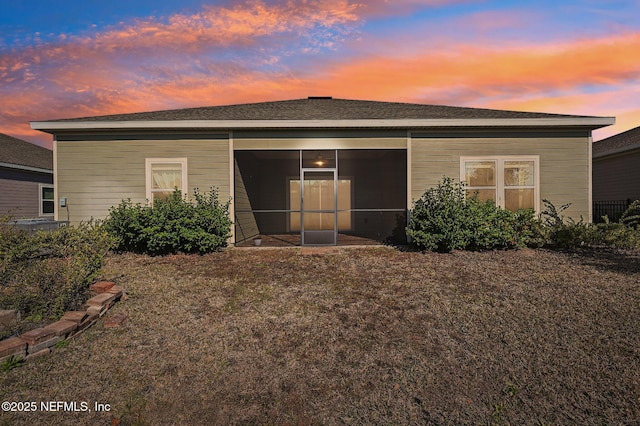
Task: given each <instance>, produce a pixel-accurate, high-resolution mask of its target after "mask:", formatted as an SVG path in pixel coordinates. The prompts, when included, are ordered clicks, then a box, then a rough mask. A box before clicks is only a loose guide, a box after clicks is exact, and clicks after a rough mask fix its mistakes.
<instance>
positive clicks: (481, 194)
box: [467, 189, 496, 203]
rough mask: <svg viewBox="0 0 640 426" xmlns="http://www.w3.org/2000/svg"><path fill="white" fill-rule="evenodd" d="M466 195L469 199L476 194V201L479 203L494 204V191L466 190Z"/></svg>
mask: <svg viewBox="0 0 640 426" xmlns="http://www.w3.org/2000/svg"><path fill="white" fill-rule="evenodd" d="M467 194H468V195H469V197H472V196H474V195H476V194H477V196H478V200H480V201H487V200H491V201H493V202H494V203H495V201H496V190H495V189H467Z"/></svg>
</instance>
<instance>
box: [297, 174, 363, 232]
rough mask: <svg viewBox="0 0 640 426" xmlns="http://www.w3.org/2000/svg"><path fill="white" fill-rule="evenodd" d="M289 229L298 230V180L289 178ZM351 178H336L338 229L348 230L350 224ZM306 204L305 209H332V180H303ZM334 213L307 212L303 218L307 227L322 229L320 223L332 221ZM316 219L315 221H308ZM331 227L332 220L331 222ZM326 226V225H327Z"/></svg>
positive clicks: (299, 207) (333, 206) (350, 226)
mask: <svg viewBox="0 0 640 426" xmlns="http://www.w3.org/2000/svg"><path fill="white" fill-rule="evenodd" d="M288 181H289V209H290V210H292V212H290V213H289V230H290V231H300V209H301V206H300V180H299V179H295V178H294V179H292V178H289V179H288ZM351 182H352V178H350V177H348V178H346V177H340V178H338V181H337V184H338V230H340V231H349V230H351V228H352V225H351V192H352V186H351ZM304 190H305V193H306V194H307V197H306V206H305V210H334V209H335V204H334V203H335V201H334V198H333V180H331V181H327V180H305V187H304ZM333 215H334V213H308V214H307V218H306V220H305V228H307V229H323V227H322V226H321V224H322V223H325V224H326V223H328V222H327V221H333ZM311 217H312V218H314V219H316V222H317V223H313V222H312V221H309V218H311ZM330 225H331V229H333V226H334V225H333V222H331V224H330ZM327 226H328V225H327Z"/></svg>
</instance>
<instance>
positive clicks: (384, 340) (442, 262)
mask: <svg viewBox="0 0 640 426" xmlns="http://www.w3.org/2000/svg"><path fill="white" fill-rule="evenodd" d="M104 277H105V278H109V279H114V280H115V281H117V282H118V283H119V284H120V285H122V286H123V287H125V288H126V289H127V290H128V293H129V296H130V298H129V300H127V301H126V302H120V303H118V304H117V305H116V306H115V307H114V308H112V310H111V311H109V313H108V314H107V316H109V315H114V314H118V313H125V314H127V315H128V316H129V321H128V322H127V323H126V325H125V326H124V327H122V328H111V329H105V328H103V326H102V322H99V323H98V324H96V325H95V326H94V327H93V328H92V329H90V330H88V331H86V332H85V333H84V334H82V335H80V336H78V337H77V338H75V339H72V340H71V341H70V344H69V345H68V346H66V347H64V348H58V349H56V350H55V351H54V352H53V353H51V354H50V355H49V356H47V357H45V358H40V359H37V360H33V361H30V362H28V363H26V364H25V365H23V366H22V367H19V368H16V369H14V370H12V371H10V372H7V373H0V396H1V398H0V399H2V400H3V401H5V400H8V401H37V402H38V404H39V403H40V401H86V402H88V403H89V406H90V408H93V404H94V402H100V403H107V404H110V411H109V412H108V413H104V412H101V413H96V412H50V413H44V412H41V411H39V412H36V413H20V414H16V413H0V424H91V425H95V424H107V425H108V424H121V425H126V424H148V425H158V424H206V425H210V424H274V425H275V424H277V425H286V424H288V425H305V424H329V425H331V424H347V425H360V424H394V425H396V424H397V425H400V424H434V425H440V424H443V425H445V424H514V425H516V424H517V425H520V424H534V425H543V424H558V425H559V424H562V425H565V424H579V425H596V424H597V425H601V424H612V425H619V424H629V425H634V424H635V425H639V424H640V253H639V252H613V251H596V250H593V251H592V250H590V251H580V252H554V251H547V250H521V251H505V252H503V251H500V252H485V253H466V252H457V253H453V254H434V253H430V254H421V253H411V252H401V251H398V250H394V249H391V248H380V247H378V248H358V249H349V248H344V249H339V250H338V251H337V252H335V253H326V254H320V255H303V254H301V253H300V251H299V249H267V248H261V249H231V250H227V251H224V252H221V253H215V254H211V255H207V256H169V257H157V258H151V257H146V256H134V255H113V256H110V257H109V258H108V260H107V262H106V266H105V268H104Z"/></svg>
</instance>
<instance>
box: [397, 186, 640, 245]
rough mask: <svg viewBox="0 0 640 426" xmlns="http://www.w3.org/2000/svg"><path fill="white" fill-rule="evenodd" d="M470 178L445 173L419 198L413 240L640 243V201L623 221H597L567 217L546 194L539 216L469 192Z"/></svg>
mask: <svg viewBox="0 0 640 426" xmlns="http://www.w3.org/2000/svg"><path fill="white" fill-rule="evenodd" d="M467 192H468V191H467V190H466V188H465V184H464V182H462V183H459V182H457V181H454V180H453V179H451V178H449V177H444V178H443V179H442V181H441V182H440V183H438V185H437V186H436V187H434V188H430V189H428V190H427V191H426V192H425V193H424V194H423V195H422V197H420V199H418V200H417V201H415V202H414V204H413V209H412V211H411V214H410V219H409V224H408V227H407V236H408V237H409V238H410V240H411V244H412V245H413V246H414V247H415V248H417V249H419V250H432V251H440V252H450V251H452V250H489V249H510V248H520V247H527V246H528V247H541V246H545V245H546V246H554V247H562V248H575V247H585V246H588V247H598V246H610V247H616V248H640V226H639V223H640V201H636V202H634V203H633V204H632V205H631V206H630V207H629V209H628V210H627V211H626V212H625V213H624V214H623V216H622V219H621V223H609V222H608V221H605V223H599V224H592V223H585V222H584V220H582V219H581V220H580V221H574V220H572V219H569V220H565V218H564V217H563V216H562V214H561V213H562V211H564V210H565V209H566V208H568V207H569V205H563V206H561V207H559V208H556V207H555V206H554V205H553V204H552V203H551V202H550V201H548V200H543V202H544V205H545V208H544V210H543V211H542V212H541V213H540V215H538V216H536V215H535V213H534V211H533V210H532V209H526V210H519V211H516V212H512V211H510V210H506V209H502V208H500V207H498V206H496V205H495V204H494V203H493V202H490V201H488V202H483V201H480V200H478V198H477V197H476V196H471V197H469V195H468V193H467Z"/></svg>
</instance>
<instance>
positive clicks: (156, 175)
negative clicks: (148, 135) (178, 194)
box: [145, 158, 187, 203]
mask: <svg viewBox="0 0 640 426" xmlns="http://www.w3.org/2000/svg"><path fill="white" fill-rule="evenodd" d="M145 170H146V189H147V200H149V201H150V202H151V203H153V201H154V200H156V199H162V198H165V197H167V196H168V195H169V194H171V193H172V192H173V191H174V190H175V189H176V188H177V189H179V190H180V191H182V193H183V194H186V193H187V159H186V158H147V159H146V162H145Z"/></svg>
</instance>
